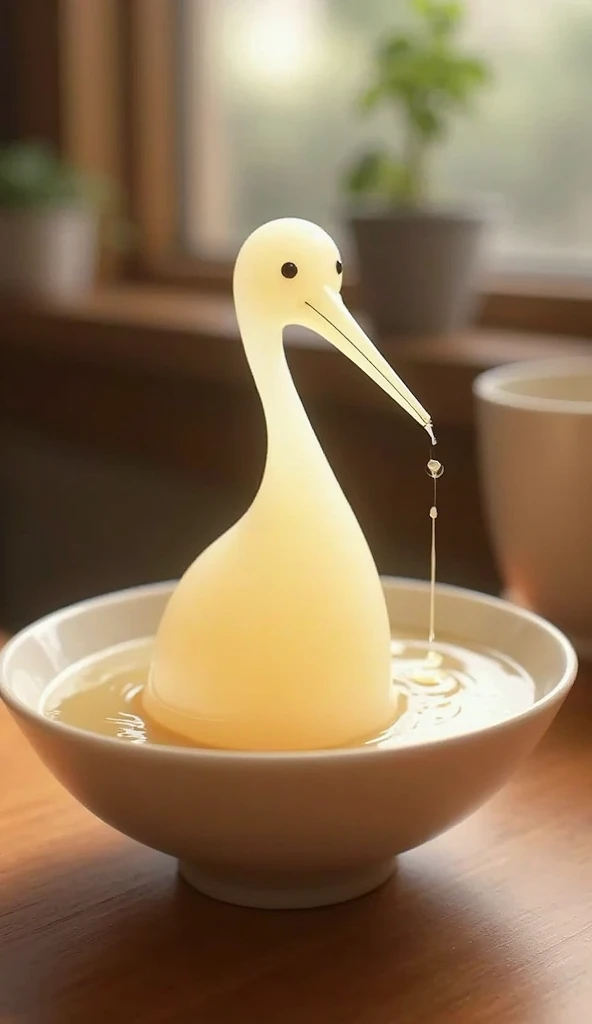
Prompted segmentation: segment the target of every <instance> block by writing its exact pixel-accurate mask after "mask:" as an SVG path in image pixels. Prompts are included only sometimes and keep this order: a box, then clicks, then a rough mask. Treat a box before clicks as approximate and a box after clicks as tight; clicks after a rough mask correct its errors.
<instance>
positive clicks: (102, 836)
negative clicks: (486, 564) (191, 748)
mask: <svg viewBox="0 0 592 1024" xmlns="http://www.w3.org/2000/svg"><path fill="white" fill-rule="evenodd" d="M0 777H1V778H2V780H3V784H2V787H1V789H0V823H1V829H2V832H1V843H0V894H1V895H0V1021H1V1022H2V1024H22V1022H27V1024H58V1022H59V1024H71V1022H72V1024H74V1022H76V1024H79V1022H85V1024H86V1022H88V1024H93V1022H95V1021H96V1022H97V1024H98V1022H104V1021H112V1022H114V1024H115V1022H120V1021H121V1022H122V1024H123V1022H125V1024H135V1022H137V1024H140V1022H141V1024H168V1022H177V1021H179V1022H185V1021H194V1020H195V1021H199V1022H200V1024H235V1022H237V1024H424V1022H425V1024H588V1022H589V1020H590V1008H591V1006H592V971H591V966H592V857H591V855H590V851H591V850H592V815H591V814H590V793H591V792H592V670H590V669H586V670H585V671H582V673H581V675H580V678H579V680H578V682H577V684H576V686H575V688H574V691H573V692H572V694H571V696H570V698H569V699H568V701H567V703H566V705H565V707H564V709H563V710H562V712H561V713H560V715H559V718H558V719H557V721H556V723H555V725H554V726H553V728H552V730H551V732H550V733H549V735H548V736H547V737H546V739H545V740H544V741H543V743H542V745H541V746H540V747H539V749H538V750H537V751H536V752H535V754H534V755H533V756H531V758H530V759H529V760H528V761H527V762H526V763H525V764H524V765H523V767H522V768H521V770H519V771H518V773H517V774H516V776H515V777H514V779H513V780H512V782H511V783H510V784H509V785H508V786H507V787H506V788H505V790H504V791H503V792H502V793H501V794H500V795H499V796H498V797H496V798H495V799H494V800H493V801H491V802H490V803H489V804H488V805H487V806H486V807H484V808H483V809H482V810H481V811H480V812H478V813H477V814H476V815H474V816H473V817H472V818H471V819H469V820H468V821H467V822H465V823H464V824H463V825H460V826H459V827H457V828H456V829H453V830H452V831H451V832H449V833H448V834H447V835H445V836H443V837H441V838H440V839H437V840H435V841H434V842H432V843H429V844H427V845H426V846H425V847H423V848H421V849H419V850H416V851H413V852H411V853H408V854H406V855H405V856H403V857H401V858H400V864H399V871H398V876H396V877H395V879H393V880H392V881H391V882H389V883H388V884H387V885H386V886H385V887H384V888H383V889H382V890H380V891H379V892H376V893H374V894H372V895H370V896H368V897H365V898H363V899H361V900H358V901H356V902H353V903H351V904H348V905H344V906H341V907H335V908H329V909H326V910H317V911H307V912H292V913H265V912H257V911H249V910H241V909H238V908H233V907H227V906H224V905H222V904H216V903H214V902H212V901H209V900H207V899H206V898H204V897H200V896H199V895H197V894H196V893H195V892H193V891H191V890H190V889H189V888H187V887H186V886H185V885H184V884H183V883H182V882H180V881H178V880H177V878H176V875H175V865H174V863H172V862H171V861H170V860H168V859H167V858H166V857H163V856H161V855H160V854H157V853H153V852H151V851H149V850H147V849H144V848H142V847H140V846H138V845H136V844H134V843H132V842H131V841H129V840H127V839H125V838H124V837H122V836H120V835H118V834H116V833H115V832H113V831H111V830H110V829H108V828H107V827H106V826H105V825H102V824H101V823H99V822H98V821H96V820H95V819H94V818H92V817H91V815H90V814H89V813H88V812H87V811H85V810H83V809H82V808H81V807H79V806H78V805H77V804H76V803H75V802H74V800H73V799H71V798H70V797H69V796H68V795H67V794H66V793H64V792H63V791H62V790H61V789H60V788H59V786H58V785H57V783H56V782H54V780H53V779H52V778H51V776H50V775H49V774H48V772H47V771H46V770H45V769H44V768H43V766H42V765H41V764H40V763H39V762H38V761H37V759H36V757H35V755H34V754H33V753H32V751H31V750H30V749H29V748H28V747H27V745H26V743H25V741H24V739H23V738H22V737H21V736H20V734H19V733H18V731H17V729H16V727H15V726H14V724H13V723H12V721H11V720H9V718H8V715H7V714H6V713H5V712H4V711H1V712H0Z"/></svg>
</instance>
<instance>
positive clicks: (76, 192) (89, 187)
mask: <svg viewBox="0 0 592 1024" xmlns="http://www.w3.org/2000/svg"><path fill="white" fill-rule="evenodd" d="M114 198H115V190H114V187H113V185H112V183H111V182H109V181H107V180H106V179H101V178H98V177H96V176H93V175H89V174H86V173H84V172H82V171H80V170H79V169H78V168H76V167H74V166H72V165H71V164H67V163H64V162H63V161H62V160H61V159H60V158H59V157H58V156H57V155H56V154H55V153H54V152H53V151H52V150H51V149H50V148H49V147H48V146H46V145H44V144H43V143H37V142H19V143H13V144H11V145H9V146H6V147H4V148H3V149H0V207H3V208H5V209H22V208H23V207H24V208H27V207H40V206H45V207H46V206H64V205H72V204H88V205H92V206H96V207H101V208H104V207H106V206H107V205H109V203H110V202H112V201H113V199H114Z"/></svg>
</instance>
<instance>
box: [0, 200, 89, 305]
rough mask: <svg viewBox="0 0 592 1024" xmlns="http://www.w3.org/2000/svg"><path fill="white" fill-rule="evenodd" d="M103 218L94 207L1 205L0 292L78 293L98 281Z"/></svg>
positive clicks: (54, 295)
mask: <svg viewBox="0 0 592 1024" xmlns="http://www.w3.org/2000/svg"><path fill="white" fill-rule="evenodd" d="M97 235H98V219H97V215H96V213H95V212H94V210H92V209H88V208H86V207H63V208H58V209H36V210H32V209H28V210H0V291H3V292H4V293H8V294H11V295H24V296H35V297H36V298H44V299H68V298H74V297H76V296H78V295H80V294H83V293H84V292H86V291H88V290H89V289H90V288H91V287H92V285H93V282H94V277H95V268H96V261H97Z"/></svg>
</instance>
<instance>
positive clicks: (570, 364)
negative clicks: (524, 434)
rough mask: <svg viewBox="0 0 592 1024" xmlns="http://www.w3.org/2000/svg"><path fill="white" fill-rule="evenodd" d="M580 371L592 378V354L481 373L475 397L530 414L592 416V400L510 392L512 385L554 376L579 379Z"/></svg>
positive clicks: (559, 357)
mask: <svg viewBox="0 0 592 1024" xmlns="http://www.w3.org/2000/svg"><path fill="white" fill-rule="evenodd" d="M578 370H579V371H580V372H581V371H582V370H587V371H588V372H589V373H590V375H591V376H592V352H591V354H590V355H589V356H588V355H581V356H557V357H555V358H553V359H529V360H525V361H523V362H518V363H506V364H504V365H503V366H496V367H494V368H493V369H491V370H486V371H485V373H481V374H480V375H479V376H478V377H477V378H476V379H475V381H474V382H473V394H474V395H475V397H476V398H477V399H479V400H480V401H482V402H487V403H489V404H491V405H502V406H506V407H508V408H512V409H521V410H524V411H527V412H541V413H561V414H562V415H564V416H565V415H568V416H569V415H574V416H592V398H591V399H590V400H583V399H577V400H573V401H572V400H571V399H568V398H549V397H542V396H538V397H537V396H535V395H521V394H519V393H517V392H515V391H510V390H508V385H509V384H516V383H520V382H522V381H524V382H526V381H532V380H537V379H540V380H546V379H547V378H549V377H554V376H562V377H577V376H578Z"/></svg>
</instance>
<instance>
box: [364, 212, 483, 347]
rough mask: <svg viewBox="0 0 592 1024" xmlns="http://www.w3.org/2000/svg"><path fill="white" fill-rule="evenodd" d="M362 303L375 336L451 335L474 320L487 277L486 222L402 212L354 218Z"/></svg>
mask: <svg viewBox="0 0 592 1024" xmlns="http://www.w3.org/2000/svg"><path fill="white" fill-rule="evenodd" d="M350 224H351V228H352V231H353V235H354V239H355V242H356V247H357V252H358V263H359V275H360V285H361V290H362V298H363V301H364V302H365V305H366V308H367V310H368V313H369V314H370V316H371V317H372V319H373V321H374V324H375V326H376V328H377V329H378V330H380V331H384V332H390V333H391V334H407V335H409V334H447V333H450V332H452V331H455V330H458V329H459V328H460V327H462V326H463V325H464V324H466V322H467V320H468V319H469V317H470V316H471V314H472V312H473V309H474V305H475V299H476V295H477V284H478V280H479V276H480V269H481V267H480V262H481V261H480V252H481V237H482V233H483V226H484V220H483V217H481V216H479V215H476V214H473V213H470V212H466V213H463V212H460V213H459V212H456V211H440V210H404V209H402V210H400V211H393V212H390V211H389V212H388V213H385V212H384V211H383V212H377V213H376V214H374V213H369V214H368V213H366V212H364V213H359V214H354V215H353V216H351V217H350Z"/></svg>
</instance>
